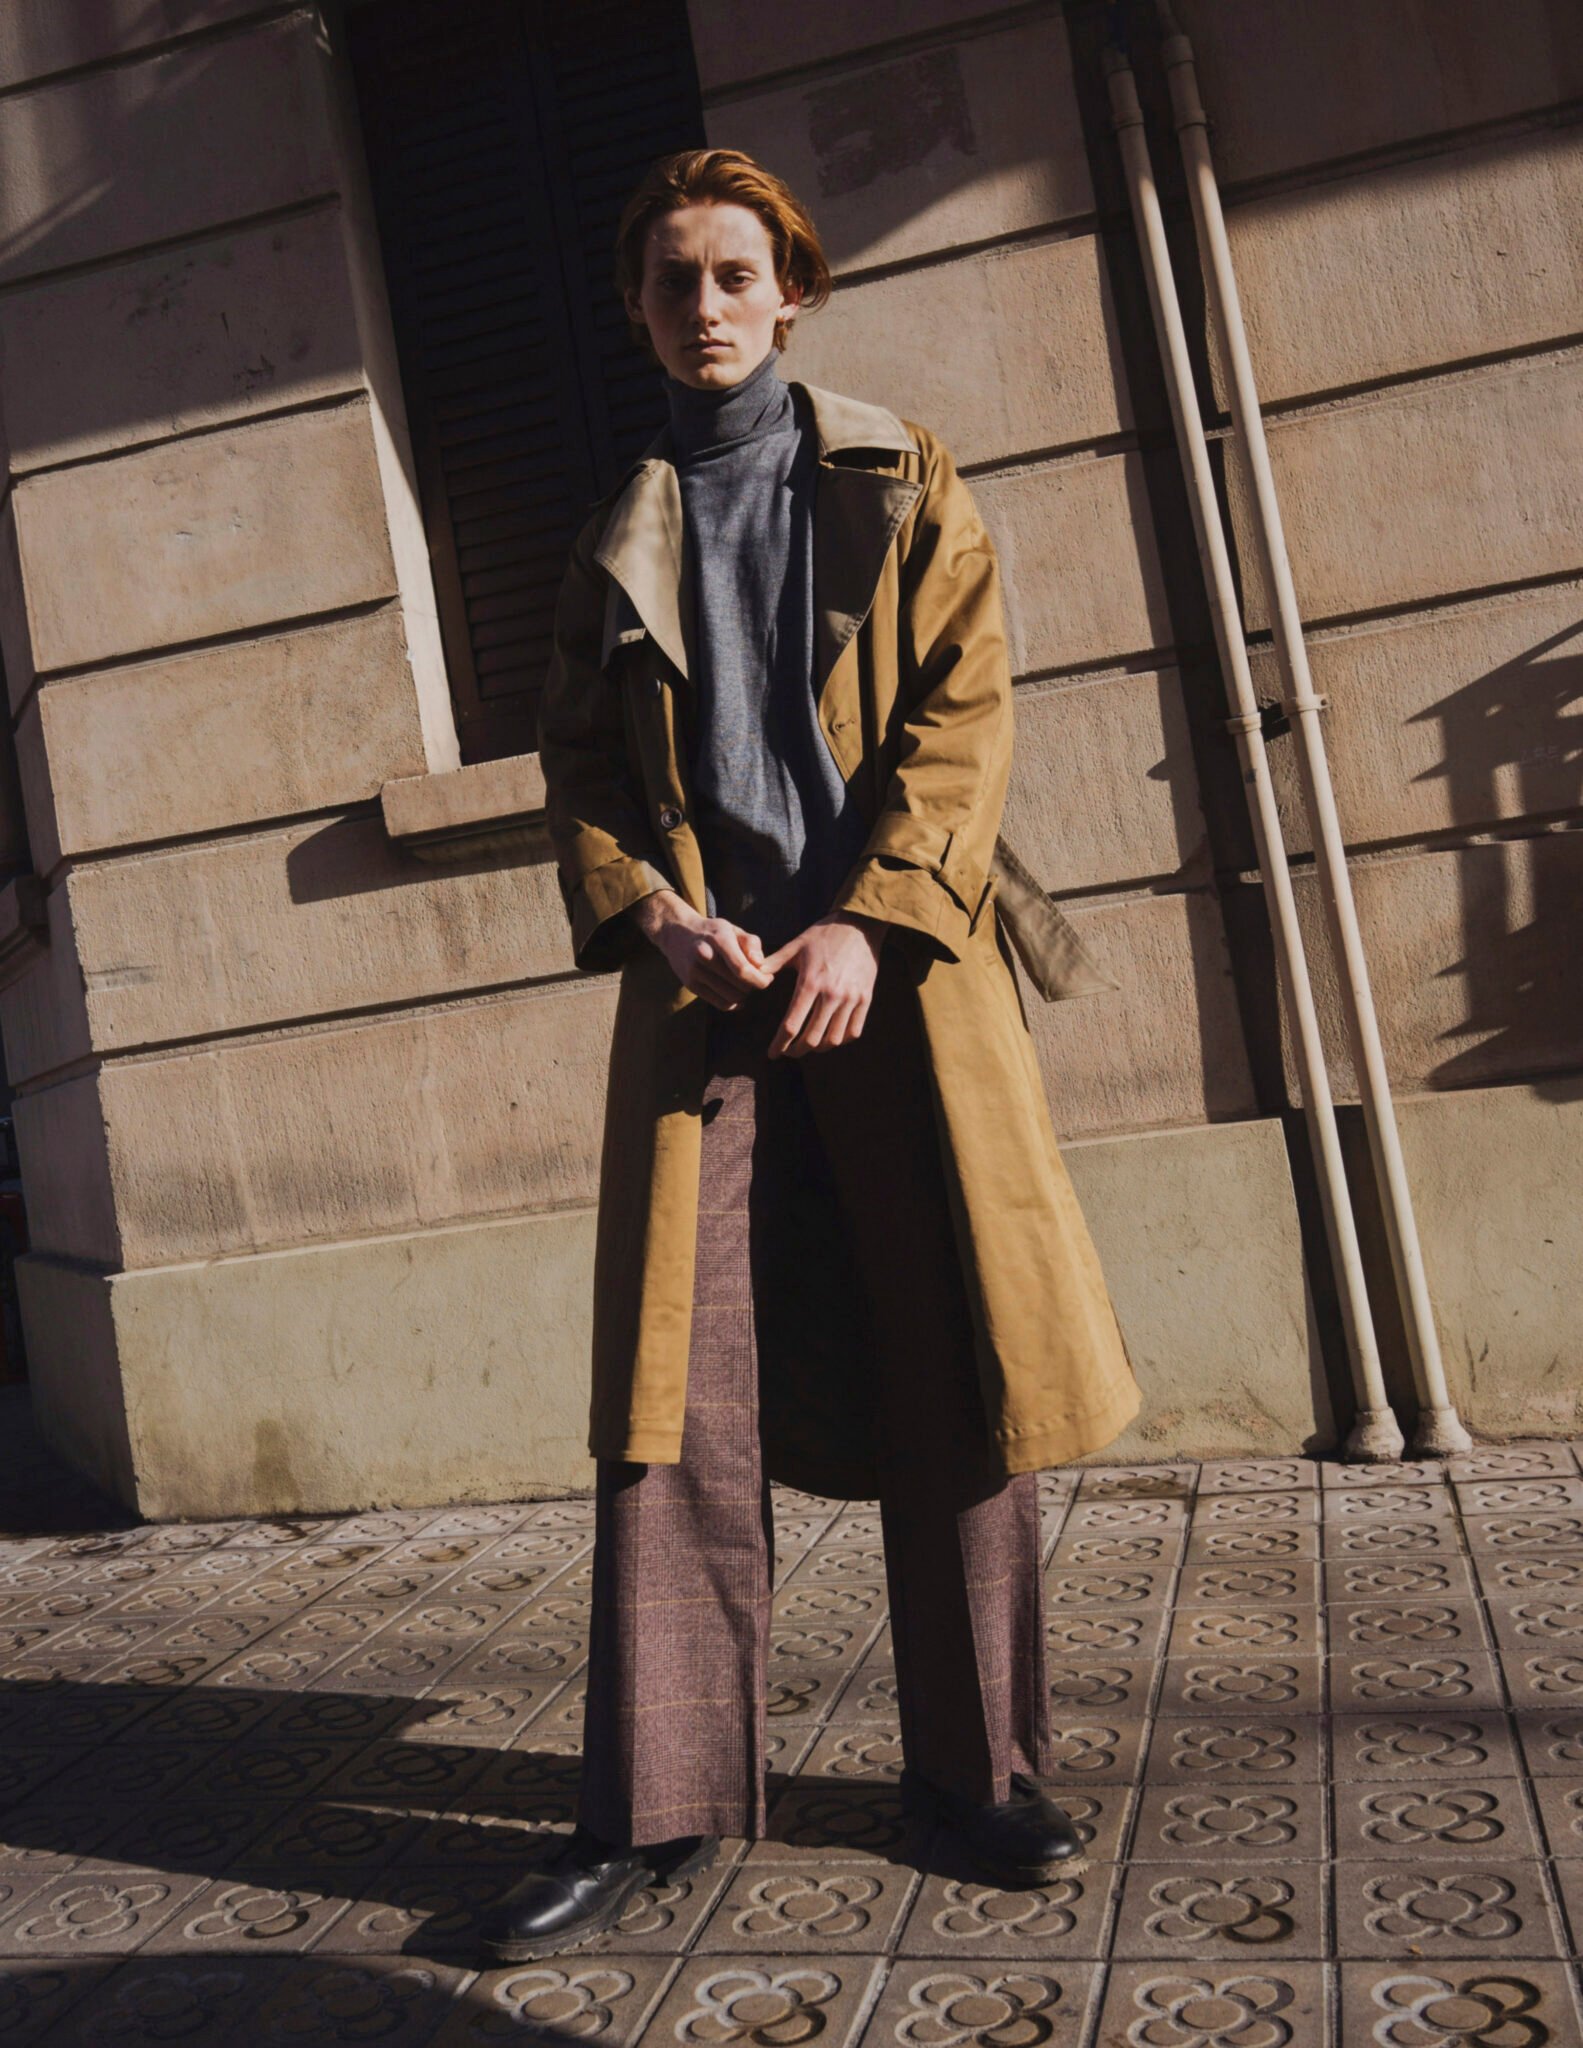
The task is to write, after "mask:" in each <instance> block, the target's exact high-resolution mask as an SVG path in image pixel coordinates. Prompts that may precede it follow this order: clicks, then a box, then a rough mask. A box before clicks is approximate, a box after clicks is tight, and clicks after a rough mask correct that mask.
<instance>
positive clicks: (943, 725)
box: [835, 421, 1012, 960]
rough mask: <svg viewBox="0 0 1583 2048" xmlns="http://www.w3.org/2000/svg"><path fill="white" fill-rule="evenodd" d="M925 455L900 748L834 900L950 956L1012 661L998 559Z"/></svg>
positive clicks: (991, 829) (965, 913) (938, 466)
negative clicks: (856, 856)
mask: <svg viewBox="0 0 1583 2048" xmlns="http://www.w3.org/2000/svg"><path fill="white" fill-rule="evenodd" d="M907 424H908V426H909V428H910V429H911V431H912V432H913V433H914V434H915V435H916V436H917V439H918V442H919V445H920V448H921V449H922V451H923V453H924V456H925V459H926V469H925V479H924V489H923V493H922V496H921V497H920V499H919V501H918V505H917V508H916V511H915V514H914V517H913V521H912V530H911V539H910V542H909V543H908V544H907V546H906V551H905V554H904V556H903V559H902V563H901V575H900V596H899V605H900V617H899V620H898V635H897V654H898V661H899V663H900V667H901V676H900V684H901V688H900V701H901V703H902V704H904V705H905V707H906V708H905V712H904V714H903V716H904V724H903V728H902V733H901V745H900V752H899V756H898V759H897V764H896V768H895V771H894V773H893V774H892V776H891V779H890V784H889V787H888V788H887V790H886V791H885V794H884V797H883V799H882V801H881V804H880V808H879V811H878V813H877V815H876V817H875V820H874V824H873V826H872V828H871V830H870V832H869V836H868V841H867V843H866V845H865V847H864V850H863V854H862V856H861V858H860V859H859V861H858V862H857V864H856V866H855V867H854V868H853V870H852V872H851V873H850V874H849V875H848V877H847V879H846V881H845V882H844V883H843V885H842V887H841V890H840V892H839V893H838V895H837V897H836V903H835V908H837V909H840V910H849V911H854V912H857V913H859V914H861V915H863V916H867V917H875V918H881V919H884V920H885V921H886V922H887V923H888V924H892V925H899V926H903V927H909V928H910V929H911V930H912V931H915V932H918V933H921V934H923V935H925V937H926V938H927V939H928V940H929V941H931V942H932V945H933V947H934V948H937V949H938V950H939V951H940V952H943V953H944V955H945V956H946V957H947V958H948V959H952V960H955V959H960V958H961V955H962V949H963V947H964V946H965V945H966V943H967V939H968V935H969V933H970V932H971V931H972V930H973V928H974V926H975V925H976V923H977V921H978V917H979V913H980V912H981V910H982V909H983V907H984V904H985V902H986V901H987V899H988V897H989V895H990V892H991V881H990V868H991V863H992V861H993V859H994V854H995V839H996V835H997V833H998V832H999V829H1000V815H1001V811H1002V809H1003V807H1004V804H1005V797H1006V783H1007V778H1008V776H1009V774H1010V770H1011V733H1012V709H1011V688H1012V685H1011V665H1010V660H1009V657H1008V654H1007V649H1006V626H1005V616H1004V613H1003V611H1002V606H1001V588H1000V567H999V564H998V562H997V560H996V557H995V550H994V546H993V544H992V542H991V541H990V538H989V535H988V533H987V532H986V531H985V529H984V524H983V521H982V520H981V519H980V517H979V514H978V508H977V506H976V505H975V504H974V502H973V498H972V495H971V493H970V492H969V490H968V487H967V485H966V484H965V483H964V482H963V480H962V478H961V477H960V476H959V475H958V473H957V469H956V465H955V463H954V462H953V461H952V459H951V456H950V454H949V453H948V451H947V450H946V449H945V448H944V447H942V446H941V444H940V442H939V441H938V440H937V439H936V438H935V437H934V436H933V435H932V434H930V433H928V432H927V430H926V429H924V428H921V427H916V426H914V425H913V423H912V422H911V421H909V422H907Z"/></svg>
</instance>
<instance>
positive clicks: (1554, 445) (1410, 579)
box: [1228, 359, 1583, 628]
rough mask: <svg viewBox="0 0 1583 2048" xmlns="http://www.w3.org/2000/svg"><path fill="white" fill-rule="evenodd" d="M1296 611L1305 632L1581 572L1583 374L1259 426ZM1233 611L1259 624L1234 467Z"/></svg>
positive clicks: (1545, 375) (1565, 372)
mask: <svg viewBox="0 0 1583 2048" xmlns="http://www.w3.org/2000/svg"><path fill="white" fill-rule="evenodd" d="M1269 443H1270V459H1271V462H1272V464H1273V467H1274V470H1275V480H1276V487H1277V489H1278V491H1279V493H1280V499H1281V516H1282V520H1283V522H1284V525H1285V528H1286V538H1287V543H1288V546H1289V547H1290V550H1291V556H1292V573H1293V576H1294V577H1295V579H1296V584H1297V598H1298V603H1299V605H1300V606H1301V608H1302V613H1303V616H1304V618H1305V619H1307V620H1309V621H1317V620H1321V619H1326V618H1335V617H1338V616H1344V617H1352V616H1355V615H1357V614H1358V613H1360V612H1370V611H1377V610H1384V609H1386V608H1387V607H1396V606H1405V605H1409V604H1413V603H1418V602H1422V601H1424V600H1425V599H1429V598H1436V597H1449V596H1453V595H1455V594H1457V593H1459V592H1463V591H1475V590H1487V589H1489V588H1491V587H1492V586H1497V585H1500V584H1504V583H1517V582H1522V581H1527V580H1530V579H1534V578H1538V577H1541V576H1556V575H1563V574H1566V573H1568V572H1571V571H1576V570H1577V569H1579V568H1580V567H1583V546H1580V543H1579V539H1578V531H1579V514H1580V512H1583V487H1580V485H1579V481H1578V479H1579V477H1580V476H1583V362H1580V361H1578V360H1575V359H1573V360H1561V361H1551V362H1535V363H1520V364H1517V365H1514V366H1507V367H1503V368H1500V369H1493V370H1486V371H1480V372H1477V373H1473V374H1469V375H1467V376H1465V377H1458V378H1454V379H1451V380H1449V381H1447V382H1445V383H1437V384H1430V385H1425V386H1418V387H1414V388H1411V389H1408V390H1397V391H1392V392H1389V393H1387V394H1385V395H1382V396H1380V397H1377V398H1370V399H1365V400H1362V401H1359V402H1358V403H1356V404H1350V405H1345V406H1340V407H1337V408H1336V409H1335V410H1333V411H1327V412H1319V413H1312V414H1307V415H1304V416H1300V417H1297V418H1293V419H1289V420H1282V421H1277V422H1273V423H1272V424H1271V427H1270V431H1269ZM1228 470H1229V485H1230V498H1231V508H1232V519H1233V523H1234V526H1235V530H1236V538H1237V547H1238V550H1239V552H1240V554H1241V557H1242V560H1243V561H1244V563H1245V564H1247V573H1246V583H1247V594H1246V612H1247V620H1248V624H1249V626H1250V627H1252V628H1258V627H1262V626H1265V625H1267V624H1268V618H1269V614H1268V608H1267V606H1266V604H1265V601H1264V593H1263V590H1262V589H1261V588H1260V585H1259V579H1258V576H1257V572H1256V569H1255V566H1254V565H1255V563H1256V561H1257V557H1256V555H1255V553H1254V549H1253V541H1252V531H1251V526H1250V521H1249V511H1248V493H1247V490H1246V486H1245V480H1244V475H1243V466H1242V462H1241V459H1240V456H1234V457H1233V459H1232V461H1231V463H1230V464H1229V465H1228Z"/></svg>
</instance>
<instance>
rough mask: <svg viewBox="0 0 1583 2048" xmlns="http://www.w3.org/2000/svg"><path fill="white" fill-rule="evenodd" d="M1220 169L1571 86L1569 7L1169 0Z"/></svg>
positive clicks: (1489, 111) (1551, 94)
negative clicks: (1494, 10) (1175, 2)
mask: <svg viewBox="0 0 1583 2048" xmlns="http://www.w3.org/2000/svg"><path fill="white" fill-rule="evenodd" d="M1177 19H1178V21H1179V22H1180V23H1181V25H1182V28H1183V29H1184V30H1185V31H1186V33H1187V34H1188V35H1189V36H1190V37H1191V38H1192V42H1193V49H1194V53H1195V55H1196V57H1197V59H1198V77H1199V87H1200V91H1201V93H1202V96H1203V101H1204V105H1205V107H1206V108H1207V109H1208V112H1209V118H1210V121H1211V123H1212V124H1213V125H1212V130H1211V132H1212V134H1213V137H1214V149H1215V160H1216V163H1217V165H1218V167H1219V170H1220V174H1221V176H1222V177H1223V178H1225V179H1228V180H1230V181H1239V180H1242V179H1248V178H1258V177H1268V176H1270V175H1272V174H1274V173H1278V172H1282V171H1290V170H1293V169H1295V168H1297V167H1298V166H1299V165H1303V164H1317V163H1326V162H1330V161H1333V160H1334V159H1336V158H1338V157H1349V156H1356V155H1360V154H1362V153H1363V152H1365V151H1368V150H1375V149H1388V148H1391V147H1393V146H1395V145H1398V144H1401V143H1404V142H1410V141H1412V140H1414V139H1415V138H1416V137H1418V136H1428V135H1439V134H1445V133H1448V132H1451V131H1455V130H1457V129H1462V128H1472V127H1476V126H1478V125H1480V124H1482V123H1484V122H1490V121H1501V120H1509V119H1510V118H1511V117H1512V116H1514V115H1517V114H1523V113H1528V112H1531V111H1533V110H1535V109H1537V108H1541V107H1550V106H1555V105H1557V104H1559V103H1561V102H1563V101H1566V100H1569V99H1575V98H1576V97H1577V96H1578V95H1579V94H1580V93H1583V16H1580V15H1579V14H1578V12H1577V11H1576V10H1575V9H1568V8H1565V7H1556V6H1555V5H1553V4H1552V0H1509V4H1508V5H1506V6H1504V7H1502V9H1501V11H1500V15H1499V18H1498V20H1497V19H1494V18H1492V17H1491V14H1490V11H1489V9H1488V7H1487V6H1485V5H1484V4H1483V0H1400V4H1399V5H1397V6H1394V7H1381V6H1379V5H1378V4H1377V0H1331V4H1330V5H1328V6H1326V7H1271V6H1270V5H1268V0H1182V4H1181V5H1180V6H1179V7H1178V9H1177Z"/></svg>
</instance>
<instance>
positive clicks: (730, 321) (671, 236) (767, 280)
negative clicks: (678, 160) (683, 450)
mask: <svg viewBox="0 0 1583 2048" xmlns="http://www.w3.org/2000/svg"><path fill="white" fill-rule="evenodd" d="M626 302H627V313H628V315H629V317H630V318H632V319H633V320H638V321H641V322H642V323H643V324H644V325H645V326H646V327H647V328H648V330H649V339H650V340H651V341H652V342H653V344H654V352H655V354H656V355H657V356H658V357H659V359H660V361H661V362H662V363H663V364H664V365H665V368H666V369H667V370H668V371H669V372H670V374H671V376H673V377H674V378H675V379H676V380H677V382H678V383H679V384H691V385H692V386H693V387H694V388H695V389H697V390H699V391H719V390H723V389H725V388H726V387H728V386H729V385H732V384H740V383H741V382H742V379H743V378H744V377H747V376H749V375H751V374H752V372H753V371H754V370H756V369H757V368H758V366H759V364H760V363H762V362H763V360H764V358H765V357H766V356H767V355H768V354H769V352H770V349H771V347H772V346H773V345H774V341H775V323H776V321H777V320H788V321H789V320H790V319H791V318H792V317H793V316H794V314H795V313H796V311H797V300H796V299H795V298H791V299H788V298H783V297H782V295H781V288H780V285H779V283H778V282H777V281H776V277H775V252H774V250H773V249H772V248H771V247H770V238H769V232H768V230H767V229H766V228H765V226H764V223H763V221H761V220H760V219H759V217H758V215H757V214H756V213H755V212H754V211H753V209H752V208H751V207H748V206H737V205H734V204H730V203H727V202H725V201H713V200H709V201H703V202H701V203H699V204H697V205H693V206H684V207H681V208H680V209H679V210H678V211H677V212H675V213H662V214H661V215H660V217H659V219H658V220H656V221H654V222H653V223H652V224H651V226H650V228H649V232H648V239H647V241H646V242H645V243H644V245H643V289H642V291H641V292H638V293H634V292H630V291H629V292H628V293H627V295H626Z"/></svg>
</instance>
